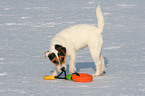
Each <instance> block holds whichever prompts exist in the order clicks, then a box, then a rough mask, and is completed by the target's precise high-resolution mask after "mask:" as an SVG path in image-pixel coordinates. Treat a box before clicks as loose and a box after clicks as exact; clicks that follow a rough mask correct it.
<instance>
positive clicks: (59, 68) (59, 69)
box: [56, 64, 66, 72]
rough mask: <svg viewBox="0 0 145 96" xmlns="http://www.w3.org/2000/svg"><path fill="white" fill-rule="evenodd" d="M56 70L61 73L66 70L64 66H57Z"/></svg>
mask: <svg viewBox="0 0 145 96" xmlns="http://www.w3.org/2000/svg"><path fill="white" fill-rule="evenodd" d="M56 68H57V71H58V72H62V70H66V64H59V65H57V66H56Z"/></svg>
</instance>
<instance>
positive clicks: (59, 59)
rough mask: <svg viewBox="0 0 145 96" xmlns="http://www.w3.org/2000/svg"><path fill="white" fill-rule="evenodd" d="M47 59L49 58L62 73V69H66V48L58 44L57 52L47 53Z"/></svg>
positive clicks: (56, 46)
mask: <svg viewBox="0 0 145 96" xmlns="http://www.w3.org/2000/svg"><path fill="white" fill-rule="evenodd" d="M45 57H48V58H49V60H50V61H51V62H52V63H53V64H54V65H55V66H56V68H57V70H58V71H59V72H61V68H63V67H65V69H66V65H65V57H66V48H65V47H63V46H61V45H58V44H56V45H55V52H45Z"/></svg>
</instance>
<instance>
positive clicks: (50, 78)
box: [44, 75, 55, 80]
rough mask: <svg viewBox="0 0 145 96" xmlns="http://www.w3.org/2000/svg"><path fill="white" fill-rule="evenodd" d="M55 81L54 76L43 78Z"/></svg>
mask: <svg viewBox="0 0 145 96" xmlns="http://www.w3.org/2000/svg"><path fill="white" fill-rule="evenodd" d="M54 79H55V76H54V75H52V76H47V75H46V76H44V80H54Z"/></svg>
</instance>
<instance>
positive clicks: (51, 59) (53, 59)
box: [48, 53, 59, 66]
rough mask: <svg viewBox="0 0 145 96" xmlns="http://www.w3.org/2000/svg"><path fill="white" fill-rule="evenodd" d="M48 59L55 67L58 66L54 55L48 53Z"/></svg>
mask: <svg viewBox="0 0 145 96" xmlns="http://www.w3.org/2000/svg"><path fill="white" fill-rule="evenodd" d="M48 58H49V60H50V61H51V62H52V63H53V64H54V65H56V66H57V65H58V64H59V61H58V59H57V57H56V55H55V53H50V54H49V55H48Z"/></svg>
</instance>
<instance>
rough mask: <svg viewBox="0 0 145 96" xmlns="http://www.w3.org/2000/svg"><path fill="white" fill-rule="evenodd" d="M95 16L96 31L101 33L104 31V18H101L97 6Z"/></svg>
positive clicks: (100, 12)
mask: <svg viewBox="0 0 145 96" xmlns="http://www.w3.org/2000/svg"><path fill="white" fill-rule="evenodd" d="M96 16H97V19H98V30H99V32H100V33H102V32H103V29H104V17H103V14H102V11H101V8H100V5H98V7H97V8H96Z"/></svg>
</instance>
